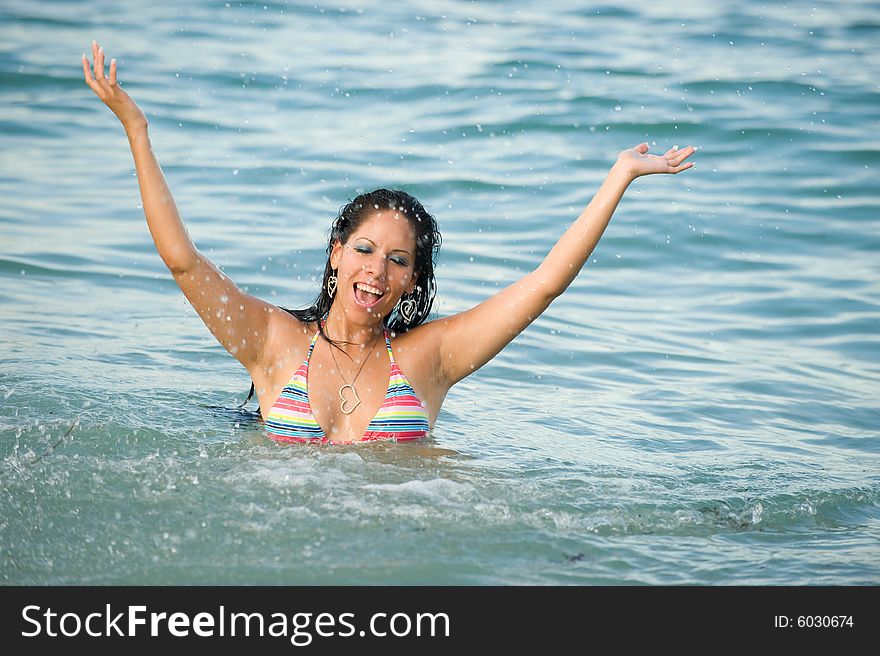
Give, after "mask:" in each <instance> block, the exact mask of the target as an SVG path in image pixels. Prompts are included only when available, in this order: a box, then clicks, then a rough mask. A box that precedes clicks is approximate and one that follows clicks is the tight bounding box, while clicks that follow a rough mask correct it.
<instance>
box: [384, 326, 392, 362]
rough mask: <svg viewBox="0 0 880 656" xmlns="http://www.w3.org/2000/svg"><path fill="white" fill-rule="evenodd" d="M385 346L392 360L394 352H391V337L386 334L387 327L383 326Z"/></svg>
mask: <svg viewBox="0 0 880 656" xmlns="http://www.w3.org/2000/svg"><path fill="white" fill-rule="evenodd" d="M384 331H385V347H386V348H387V349H388V357H389V358H390V359H391V362H392V363H393V362H394V353H392V352H391V337H390V336H389V335H388V329H387V328H385V329H384Z"/></svg>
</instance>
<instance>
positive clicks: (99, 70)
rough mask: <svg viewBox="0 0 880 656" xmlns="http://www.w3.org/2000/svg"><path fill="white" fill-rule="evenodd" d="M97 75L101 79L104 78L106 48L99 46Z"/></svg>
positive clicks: (96, 63)
mask: <svg viewBox="0 0 880 656" xmlns="http://www.w3.org/2000/svg"><path fill="white" fill-rule="evenodd" d="M95 77H96V78H98V79H99V80H103V79H104V49H103V48H101V47H100V46H99V47H98V58H97V59H96V60H95Z"/></svg>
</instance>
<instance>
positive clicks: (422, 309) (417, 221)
mask: <svg viewBox="0 0 880 656" xmlns="http://www.w3.org/2000/svg"><path fill="white" fill-rule="evenodd" d="M388 210H391V211H395V212H398V213H400V214H403V215H404V216H406V218H407V219H408V220H409V223H410V226H411V227H412V229H413V231H414V232H415V236H416V254H415V261H414V263H413V275H414V276H415V279H416V286H415V289H414V290H413V292H412V293H411V294H404V296H403V299H402V300H409V299H412V300H413V301H415V306H416V310H415V313H414V314H413V317H412V319H410V321H405V320H404V318H403V317H402V316H401V314H400V305H399V304H398V306H397V307H395V308H394V310H392V311H391V313H389V314H388V315H387V316H386V317H385V318H384V320H383V324H384V326H385V327H386V328H388V329H389V330H390V331H391V332H392V334H400V333H404V332H406V331H408V330H410V329H412V328H415V327H416V326H419V325H421V324H423V323H424V322H425V321H426V320H427V319H428V316H429V315H430V313H431V308H432V307H433V305H434V296H436V294H437V283H436V281H435V280H434V267H435V265H436V259H437V254H438V253H439V252H440V242H441V237H440V231H439V230H438V228H437V221H436V219H435V218H434V217H433V216H432V215H431V214H430V213H428V211H427V210H426V209H425V207H424V206H423V205H422V204H421V203H420V202H419V201H418V200H416V198H415V197H413V196H411V195H410V194H408V193H407V192H405V191H400V190H396V189H376V190H375V191H371V192H368V193H365V194H361V195H359V196H357V197H356V198H355V199H354V200H352V201H350V202H349V203H347V204H346V205H343V206H342V207H341V208H340V210H339V214H338V215H337V216H336V219H335V220H334V221H333V226H332V227H331V229H330V236H329V240H328V243H327V262H326V263H325V265H324V275H323V276H322V278H321V289H320V291H319V292H318V296H317V298H316V299H315V301H314V303H312V305H311V306H309V307H307V308H303V309H301V310H290V309H288V308H285V307H281V306H278V308H279V309H281V310H284V311H285V312H287V313H289V314H291V315H293V316H294V317H296V318H297V319H299V320H300V321H302V322H303V323H317V325H318V331H319V332H320V333H321V336H322V337H324V339H326V340H327V341H328V342H330V343H331V344H332V345H333V346H338V345H339V344H340V342H335V341H333V340H331V339H330V338H329V337H327V334H326V333H325V332H324V328H323V326H322V325H321V321H320V320H321V319H323V318H324V317H326V316H327V313H328V312H330V306H331V304H332V303H333V299H331V298H330V295H329V294H328V293H327V280H328V278H329V277H330V276H331V275H334V274H335V271H334V270H333V268H332V267H331V266H330V253H331V252H332V250H333V245H334V244H335V243H336V242H337V241H339V242H341V243H342V244H346V243H348V240H349V239H350V238H351V236H352V235H353V234H354V232H355V231H356V230H357V229H358V227H359V226H360V225H361V224H362V223H363V222H364V221H366V220H367V219H368V218H370V216H372V215H374V214H375V213H376V212H383V211H388ZM342 343H344V342H342ZM253 395H254V384H253V382H251V390H250V392H249V393H248V397H247V399H245V401H244V403H242V404H241V406H239V407H244V406H245V405H246V404H247V402H248V401H250V400H251V397H252V396H253Z"/></svg>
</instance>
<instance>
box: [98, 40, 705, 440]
mask: <svg viewBox="0 0 880 656" xmlns="http://www.w3.org/2000/svg"><path fill="white" fill-rule="evenodd" d="M92 57H93V60H94V61H93V62H91V61H90V60H89V59H88V58H87V57H86V55H85V54H84V55H83V59H82V65H83V72H84V74H85V81H86V84H88V86H89V87H90V88H91V89H92V90H93V91H94V92H95V93H96V94H97V95H98V97H99V98H100V99H101V100H102V101H103V102H104V103H105V104H106V105H107V106H108V107H109V108H110V109H111V110H112V111H113V112H114V113H115V114H116V116H117V117H118V118H119V120H120V121H121V122H122V125H123V127H124V128H125V132H126V135H127V136H128V140H129V144H130V146H131V151H132V154H133V155H134V161H135V167H136V170H137V177H138V184H139V185H140V191H141V197H142V200H143V206H144V214H145V215H146V218H147V224H148V226H149V228H150V232H151V234H152V236H153V240H154V242H155V244H156V248H157V250H158V251H159V255H160V256H161V257H162V260H163V261H164V262H165V265H166V266H167V267H168V268H169V269H170V271H171V273H172V275H173V276H174V279H175V280H176V281H177V284H178V285H179V286H180V289H181V290H182V291H183V293H184V295H185V296H186V297H187V299H188V300H189V302H190V303H191V304H192V306H193V307H194V308H195V309H196V311H197V312H198V313H199V316H201V317H202V320H203V321H204V322H205V324H206V325H207V326H208V329H209V330H210V331H211V333H213V335H214V336H215V337H216V338H217V339H218V340H219V341H220V343H221V344H222V345H223V346H224V348H226V350H227V351H229V352H230V353H231V354H232V355H233V356H235V358H236V359H237V360H238V361H239V362H241V364H242V365H244V367H245V368H246V369H247V370H248V372H249V373H250V375H251V379H252V380H253V383H254V385H253V388H252V389H256V392H257V396H258V398H259V401H260V414H261V416H262V417H263V419H264V420H265V423H266V431H267V433H268V434H269V436H270V437H272V438H274V439H276V440H280V441H292V442H303V441H305V442H321V443H324V442H332V443H347V442H360V441H367V440H397V441H404V440H415V439H421V438H424V437H427V436H428V435H429V434H430V431H431V429H432V428H433V426H434V423H435V422H436V420H437V415H438V414H439V412H440V406H441V405H442V403H443V399H444V398H445V397H446V393H447V392H448V391H449V389H450V388H451V387H452V386H453V385H455V383H457V382H458V381H460V380H461V379H462V378H464V377H465V376H467V375H468V374H470V373H473V372H474V371H476V370H477V369H479V368H480V367H482V366H483V365H484V364H486V362H488V361H489V360H491V359H492V358H493V357H494V356H495V355H496V354H497V353H498V352H499V351H501V349H503V348H504V347H505V346H506V345H507V344H508V343H510V341H512V340H513V338H514V337H516V336H517V335H518V334H519V333H520V332H522V331H523V330H524V329H525V328H526V326H528V325H529V324H530V323H531V322H532V321H534V320H535V319H536V318H537V317H538V316H539V315H540V314H541V313H542V312H543V311H544V310H545V309H547V307H548V306H549V305H550V303H551V302H552V301H553V299H555V298H556V297H557V296H559V295H560V294H562V292H563V291H565V289H566V288H567V287H568V286H569V284H571V281H572V280H574V278H575V276H577V274H578V272H579V271H580V269H581V267H582V266H583V265H584V263H585V262H586V261H587V258H589V256H590V253H592V252H593V249H594V248H595V246H596V244H597V243H598V241H599V239H600V237H601V236H602V233H603V232H604V230H605V227H606V226H607V225H608V222H609V221H610V220H611V215H612V214H613V213H614V210H615V208H616V207H617V204H618V203H619V202H620V199H621V197H622V196H623V193H624V192H625V191H626V189H627V187H628V186H629V184H630V183H631V182H632V181H633V180H635V179H636V178H637V177H639V176H643V175H648V174H651V173H679V172H680V171H683V170H685V169H688V168H690V167H691V166H693V164H692V163H690V162H686V161H685V160H686V159H687V158H688V157H689V156H690V155H691V154H693V152H694V148H693V147H687V148H683V149H681V150H679V149H677V148H676V147H673V148H672V149H671V150H669V151H668V152H666V153H665V154H664V155H662V156H659V155H650V154H648V145H647V144H646V143H643V144H639V145H638V146H636V147H635V148H630V149H629V150H624V151H623V152H621V153H620V155H619V157H618V159H617V162H616V163H615V164H614V166H613V167H612V168H611V171H610V173H609V174H608V177H607V178H606V179H605V181H604V182H603V184H602V186H601V187H600V188H599V191H598V192H597V193H596V195H595V196H594V197H593V199H592V201H590V203H589V205H587V207H586V209H584V211H583V212H582V213H581V215H580V216H579V217H578V218H577V220H576V221H575V222H574V224H572V226H571V227H570V228H569V229H568V230H567V231H566V232H565V234H564V235H563V236H562V238H561V239H560V240H559V241H558V242H557V243H556V245H555V246H554V247H553V248H552V249H551V250H550V253H549V254H548V255H547V257H546V258H545V259H544V261H543V262H542V263H541V265H540V266H538V268H536V269H535V270H534V271H532V272H531V273H529V274H528V275H526V276H524V277H523V278H522V279H520V280H519V281H517V282H515V283H513V284H512V285H510V286H508V287H507V288H505V289H503V290H501V291H500V292H498V293H497V294H495V295H494V296H492V297H491V298H489V299H487V300H485V301H484V302H482V303H480V304H479V305H477V306H476V307H474V308H471V309H470V310H468V311H466V312H462V313H460V314H456V315H453V316H450V317H445V318H442V319H437V320H434V321H430V322H426V319H427V317H428V314H429V312H430V310H431V306H432V303H433V298H434V292H435V284H434V262H433V258H434V256H435V254H436V251H437V248H438V247H439V238H440V236H439V233H438V232H437V228H436V223H435V221H434V218H433V217H432V216H431V215H430V214H428V212H426V211H425V208H424V207H422V205H421V204H420V203H419V202H418V201H417V200H416V199H415V198H413V197H412V196H410V195H409V194H406V193H404V192H394V191H389V190H384V189H380V190H376V191H375V192H371V193H370V194H363V195H361V196H358V197H357V198H355V199H354V200H353V201H352V202H351V203H349V204H348V205H346V206H345V207H344V208H343V209H342V211H341V212H340V214H339V216H338V217H337V219H336V221H335V223H334V226H333V230H332V233H331V237H330V244H329V245H328V248H327V252H328V256H329V257H328V261H327V264H326V267H325V271H324V278H323V282H322V290H321V293H320V295H319V296H318V300H317V301H316V303H315V304H314V305H313V306H312V307H311V308H309V309H307V310H299V311H295V312H290V311H286V312H284V311H281V308H278V307H277V306H275V305H272V304H271V303H267V302H265V301H262V300H260V299H258V298H255V297H253V296H250V295H249V294H245V293H244V292H242V291H241V290H240V289H239V288H238V287H237V286H236V285H235V284H234V283H233V282H232V281H231V280H229V278H227V277H226V276H225V275H224V274H223V273H222V272H221V271H220V270H219V269H217V267H215V266H214V265H213V264H212V263H211V262H210V261H209V260H208V259H207V258H206V257H205V256H204V255H203V254H202V253H201V252H200V251H199V250H198V249H197V248H196V247H195V245H194V244H193V242H192V240H191V239H190V237H189V235H188V234H187V231H186V228H185V227H184V225H183V222H182V221H181V219H180V215H179V214H178V212H177V207H176V206H175V204H174V200H173V199H172V197H171V193H170V191H169V189H168V186H167V185H166V183H165V179H164V176H163V174H162V170H161V168H160V167H159V164H158V162H157V161H156V158H155V156H154V155H153V152H152V150H151V148H150V140H149V136H148V132H147V127H148V126H147V119H146V116H145V115H144V113H143V112H142V111H141V109H140V108H139V107H138V106H137V105H136V104H135V102H134V101H133V100H132V99H131V98H130V97H129V96H128V94H127V93H125V91H123V90H122V89H121V88H120V87H119V85H118V84H117V70H116V61H115V60H111V61H110V70H109V76H108V75H105V71H104V51H103V49H102V48H100V47H99V46H98V44H97V43H95V42H92ZM392 338H393V343H392ZM392 344H393V348H392ZM404 372H405V373H404Z"/></svg>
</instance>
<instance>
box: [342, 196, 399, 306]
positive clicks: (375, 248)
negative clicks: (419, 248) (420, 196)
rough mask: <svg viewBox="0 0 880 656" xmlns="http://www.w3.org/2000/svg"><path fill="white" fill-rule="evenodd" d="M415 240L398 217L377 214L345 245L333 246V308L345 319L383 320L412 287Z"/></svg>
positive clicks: (381, 212)
mask: <svg viewBox="0 0 880 656" xmlns="http://www.w3.org/2000/svg"><path fill="white" fill-rule="evenodd" d="M415 256H416V234H415V231H414V230H413V229H412V226H411V225H410V223H409V220H408V219H407V218H406V216H405V215H404V214H401V213H399V212H395V211H393V210H383V211H377V212H376V213H375V214H373V215H372V216H371V217H369V218H367V219H366V220H364V222H363V223H361V225H360V226H358V227H357V228H356V229H355V231H354V232H353V233H352V235H351V237H350V238H349V240H348V242H347V243H345V244H342V243H341V242H338V241H337V242H336V244H334V246H333V250H332V251H331V253H330V266H332V267H333V268H334V269H336V278H337V287H336V294H335V295H334V299H333V302H334V303H337V302H340V303H342V304H343V310H344V311H345V312H346V313H354V314H360V313H363V314H365V315H367V316H368V317H371V318H384V317H385V316H386V315H388V314H390V313H391V311H392V310H394V306H395V305H397V302H398V301H399V300H400V297H401V296H402V295H403V294H404V293H408V292H411V291H412V290H413V288H414V287H415V278H414V277H413V272H414V266H415Z"/></svg>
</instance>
